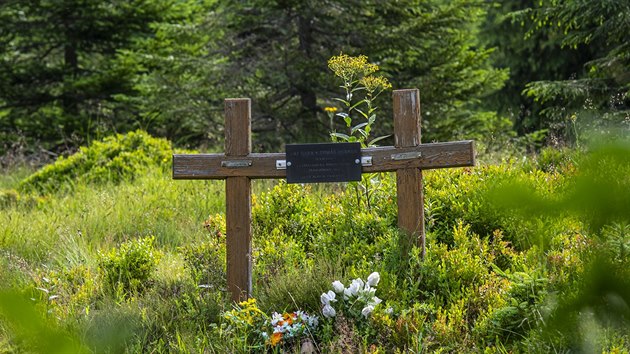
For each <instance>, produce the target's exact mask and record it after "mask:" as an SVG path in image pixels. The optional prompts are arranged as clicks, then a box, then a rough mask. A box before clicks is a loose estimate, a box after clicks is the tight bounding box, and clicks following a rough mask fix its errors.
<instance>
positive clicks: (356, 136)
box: [325, 53, 392, 209]
mask: <svg viewBox="0 0 630 354" xmlns="http://www.w3.org/2000/svg"><path fill="white" fill-rule="evenodd" d="M328 68H329V69H330V70H332V72H333V73H334V74H335V75H336V76H337V77H339V78H341V81H342V85H341V86H340V87H341V88H342V89H343V90H344V93H345V95H344V96H343V97H336V98H334V100H336V101H338V102H340V103H341V105H342V108H341V110H338V109H337V108H336V107H326V108H325V111H326V112H327V113H328V116H329V118H330V127H331V132H330V137H331V139H332V140H333V141H334V142H338V141H342V142H358V143H361V147H362V148H366V147H371V146H375V144H376V143H377V142H378V141H380V140H382V139H385V138H387V137H389V135H385V136H380V137H377V138H374V139H372V138H371V137H370V133H371V132H372V127H373V126H374V123H375V122H376V111H377V109H378V107H376V106H375V105H374V102H375V100H376V98H377V97H378V96H379V95H380V94H381V93H383V91H385V90H388V89H391V88H392V85H391V84H390V83H389V81H387V79H386V78H385V77H383V76H380V75H376V74H375V73H376V72H377V71H378V70H379V68H378V65H376V64H372V63H370V62H368V58H367V57H366V56H365V55H359V56H357V57H353V56H349V55H347V54H343V53H342V54H339V55H337V56H333V57H331V58H330V59H329V60H328ZM334 117H341V118H343V121H344V123H345V125H346V128H347V131H346V133H342V132H337V131H335V130H334V124H333V118H334ZM374 176H375V175H373V174H371V175H365V174H364V175H363V176H362V178H361V183H360V184H354V187H355V191H356V195H357V205H359V204H360V203H361V194H363V196H364V197H365V203H366V207H367V208H368V209H371V199H372V195H373V193H374V191H376V190H378V189H379V188H380V184H381V182H382V181H381V179H378V178H374ZM359 188H360V189H361V190H362V191H361V192H362V193H361V192H360V190H359Z"/></svg>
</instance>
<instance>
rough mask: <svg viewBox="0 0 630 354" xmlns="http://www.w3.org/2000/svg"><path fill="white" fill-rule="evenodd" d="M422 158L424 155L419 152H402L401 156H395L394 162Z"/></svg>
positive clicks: (393, 156)
mask: <svg viewBox="0 0 630 354" xmlns="http://www.w3.org/2000/svg"><path fill="white" fill-rule="evenodd" d="M420 157H422V153H421V152H419V151H412V152H401V153H400V154H393V155H392V160H396V161H400V160H413V159H417V158H420Z"/></svg>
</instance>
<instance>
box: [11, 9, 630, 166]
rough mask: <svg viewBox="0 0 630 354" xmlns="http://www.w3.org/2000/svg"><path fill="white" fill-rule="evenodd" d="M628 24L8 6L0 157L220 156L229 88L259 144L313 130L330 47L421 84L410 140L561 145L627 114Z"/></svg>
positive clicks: (412, 12) (433, 14)
mask: <svg viewBox="0 0 630 354" xmlns="http://www.w3.org/2000/svg"><path fill="white" fill-rule="evenodd" d="M628 33H630V3H629V2H627V1H617V0H604V1H569V0H564V1H561V0H547V1H530V0H520V1H496V2H493V1H483V0H455V1H444V0H424V1H419V0H400V1H380V0H361V1H359V0H343V1H337V0H307V1H301V0H300V1H293V0H278V1H263V0H248V1H237V2H234V1H218V0H107V1H102V0H28V1H24V0H6V1H3V2H2V3H1V4H0V142H2V143H1V144H0V155H3V156H5V159H4V160H6V156H13V155H16V154H21V155H26V156H40V157H41V156H43V155H49V156H57V155H59V154H66V153H71V152H73V151H76V148H77V147H78V146H80V145H85V144H89V143H90V142H91V141H92V140H95V139H100V138H103V137H104V136H107V135H111V134H113V133H123V132H127V131H131V130H135V129H138V128H140V129H144V130H146V131H148V132H149V133H151V134H153V135H156V136H161V137H166V138H168V139H170V140H171V141H173V142H174V144H176V145H177V146H180V147H195V148H198V147H201V148H205V149H209V150H220V149H222V137H223V131H222V128H223V116H222V114H223V99H224V98H228V97H250V98H252V102H253V117H252V118H253V130H254V134H255V138H254V142H255V143H254V144H255V146H254V150H256V151H271V150H273V149H278V148H280V146H281V144H283V143H285V142H317V141H324V140H328V139H329V138H328V132H329V129H330V126H329V120H328V116H327V115H326V113H325V112H324V109H323V108H324V107H326V106H331V105H334V104H335V101H333V100H332V99H331V97H334V96H335V95H336V94H337V93H338V91H339V88H338V86H339V84H340V82H338V81H336V79H335V77H334V75H332V73H331V72H330V71H329V70H328V69H327V67H326V62H327V60H328V58H330V57H331V56H333V55H338V54H339V53H347V54H350V55H359V54H364V55H366V56H368V57H369V60H370V61H371V62H374V63H376V64H378V65H379V67H380V70H381V72H382V73H383V75H385V76H386V77H387V78H388V79H389V81H390V82H391V83H392V84H393V87H394V89H399V88H419V89H420V92H421V100H422V114H423V139H424V141H440V140H445V139H452V138H474V139H477V140H478V141H479V142H480V143H481V144H482V145H481V146H482V148H483V149H487V150H493V149H494V150H505V149H508V148H517V149H521V150H524V149H530V150H531V149H536V148H538V147H540V146H541V145H543V144H547V145H575V144H576V143H578V142H579V139H578V137H579V136H580V134H581V131H584V130H589V131H592V130H594V129H595V130H606V129H610V127H611V126H614V127H616V128H619V127H620V126H621V127H625V128H627V127H628V125H629V124H630V123H629V121H630V118H629V106H630V43H629V41H628V38H627V34H628ZM381 100H382V102H380V103H379V107H380V108H379V109H380V110H381V111H382V113H381V116H388V112H389V111H390V107H389V105H390V104H391V103H390V102H389V101H390V100H389V99H388V97H387V95H383V96H382V98H381ZM340 123H341V120H340ZM611 123H612V124H611ZM389 124H391V123H390V122H389V119H382V120H381V123H380V124H379V126H378V130H379V131H378V132H377V133H376V134H375V135H378V134H379V133H380V134H388V133H389V132H390V131H391V126H389ZM5 163H6V161H5Z"/></svg>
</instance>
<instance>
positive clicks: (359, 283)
mask: <svg viewBox="0 0 630 354" xmlns="http://www.w3.org/2000/svg"><path fill="white" fill-rule="evenodd" d="M363 285H364V283H363V280H361V279H355V280H353V281H352V283H351V284H350V286H349V287H348V288H347V289H345V290H344V291H343V294H344V298H346V299H348V298H350V297H352V296H357V294H358V293H359V290H361V288H363Z"/></svg>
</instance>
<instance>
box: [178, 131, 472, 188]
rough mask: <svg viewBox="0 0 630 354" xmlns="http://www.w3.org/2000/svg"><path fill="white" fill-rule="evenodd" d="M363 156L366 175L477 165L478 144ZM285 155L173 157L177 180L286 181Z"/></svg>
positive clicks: (372, 152) (424, 146) (371, 151)
mask: <svg viewBox="0 0 630 354" xmlns="http://www.w3.org/2000/svg"><path fill="white" fill-rule="evenodd" d="M407 152H419V153H420V154H421V156H420V157H419V158H416V159H409V160H393V159H392V155H394V154H400V153H407ZM361 155H362V156H371V157H372V166H364V167H363V172H368V173H370V172H392V171H396V170H398V169H401V168H420V169H436V168H447V167H463V166H474V165H475V149H474V142H473V141H471V140H464V141H454V142H447V143H431V144H422V145H418V146H412V147H405V148H395V147H393V146H382V147H376V148H368V149H362V150H361ZM285 158H286V157H285V154H284V153H252V154H249V155H247V156H240V157H234V158H233V157H227V156H225V155H224V154H198V155H184V154H175V155H173V178H174V179H223V178H226V177H238V176H241V177H243V176H247V177H250V178H285V177H286V171H285V170H279V169H276V161H278V160H285ZM235 160H237V161H238V160H242V161H251V166H247V167H224V166H222V165H221V163H222V162H223V161H235Z"/></svg>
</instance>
